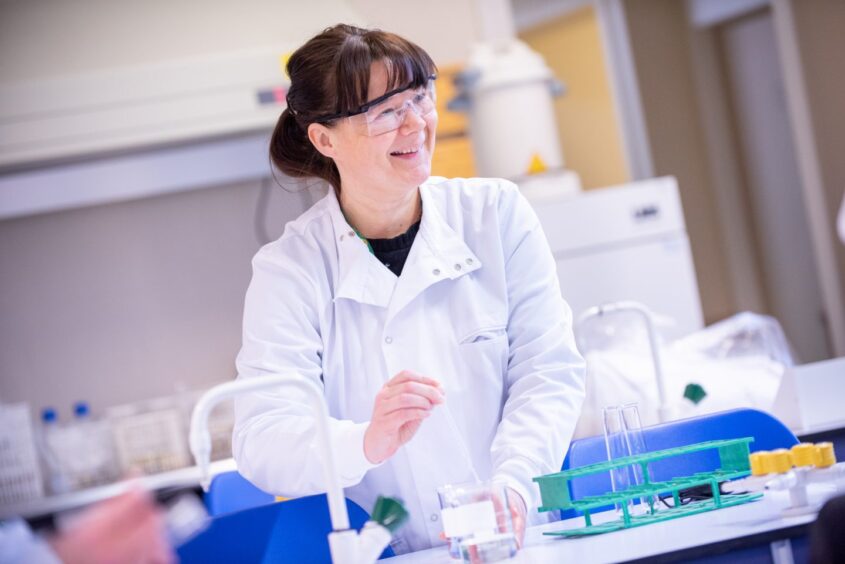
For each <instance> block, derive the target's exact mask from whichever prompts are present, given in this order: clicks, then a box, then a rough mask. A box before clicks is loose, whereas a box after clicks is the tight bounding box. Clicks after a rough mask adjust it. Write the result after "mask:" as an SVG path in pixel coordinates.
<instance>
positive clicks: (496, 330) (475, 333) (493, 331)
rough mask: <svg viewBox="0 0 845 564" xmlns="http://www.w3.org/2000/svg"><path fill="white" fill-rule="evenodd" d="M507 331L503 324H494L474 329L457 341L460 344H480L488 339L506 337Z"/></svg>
mask: <svg viewBox="0 0 845 564" xmlns="http://www.w3.org/2000/svg"><path fill="white" fill-rule="evenodd" d="M507 335H508V333H507V331H506V328H505V326H504V325H495V326H493V327H482V328H480V329H475V330H472V331H470V332H469V333H467V334H466V335H464V336H463V337H461V338H460V340H459V341H458V342H459V343H460V344H462V345H475V344H482V343H486V342H488V341H495V340H496V339H501V338H503V337H507Z"/></svg>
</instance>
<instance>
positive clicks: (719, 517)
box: [390, 485, 836, 564]
mask: <svg viewBox="0 0 845 564" xmlns="http://www.w3.org/2000/svg"><path fill="white" fill-rule="evenodd" d="M835 491H836V490H835V488H833V487H832V486H827V485H820V486H816V487H814V489H811V490H810V500H811V503H812V502H815V503H817V504H819V505H820V504H821V503H822V502H823V501H824V500H825V499H827V498H829V497H831V496H832V495H834V494H835ZM788 505H789V496H788V494H787V492H781V491H776V492H767V493H766V495H765V496H764V497H763V499H761V500H759V501H755V502H751V503H746V504H743V505H738V506H734V507H727V508H724V509H717V510H715V511H709V512H706V513H699V514H697V515H691V516H688V517H681V518H678V519H672V520H669V521H662V522H659V523H654V524H651V525H644V526H641V527H634V528H631V529H624V530H621V531H616V532H612V533H605V534H601V535H593V536H588V537H583V538H571V539H566V538H562V537H549V536H543V534H542V533H543V532H544V531H560V530H563V529H573V528H578V527H583V526H584V520H583V518H580V517H579V518H575V519H568V520H566V521H557V522H555V523H548V524H545V525H539V526H537V527H531V528H529V529H528V531H526V535H525V546H524V547H523V548H522V549H521V550H520V551H519V552H518V553H517V555H516V556H515V557H514V558H512V559H510V560H507V561H506V562H513V563H525V564H528V563H536V562H564V561H568V562H591V563H592V562H619V561H625V560H636V559H640V558H649V557H655V556H658V555H660V554H667V553H673V552H679V551H683V550H687V549H691V548H694V547H700V546H706V545H710V544H716V543H722V542H725V541H730V540H733V539H741V538H745V537H751V536H756V535H760V534H765V533H771V532H773V531H778V530H783V529H789V528H791V527H794V526H799V525H806V524H808V523H811V522H812V521H814V520H815V518H816V515H815V513H811V514H809V515H802V516H799V517H788V518H787V517H782V516H781V509H783V508H785V507H787V506H788ZM615 518H617V517H616V515H615V513H614V512H612V511H609V512H606V513H600V514H596V515H594V516H593V522H594V523H601V522H604V521H608V520H613V519H615ZM763 542H767V541H763ZM390 561H391V562H397V563H400V562H401V563H415V562H425V563H435V564H436V563H438V562H439V563H443V564H447V563H448V564H454V563H455V562H457V561H455V560H452V559H451V558H450V557H449V553H448V551H447V549H446V546H445V545H444V546H441V547H437V548H432V549H430V550H424V551H420V552H414V553H411V554H405V555H402V556H397V557H395V558H393V559H391V560H390Z"/></svg>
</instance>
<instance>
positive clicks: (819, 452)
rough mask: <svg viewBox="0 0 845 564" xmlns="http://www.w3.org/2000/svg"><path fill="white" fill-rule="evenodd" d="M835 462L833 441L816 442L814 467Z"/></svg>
mask: <svg viewBox="0 0 845 564" xmlns="http://www.w3.org/2000/svg"><path fill="white" fill-rule="evenodd" d="M834 464H836V453H835V452H834V451H833V443H816V468H827V467H829V466H833V465H834Z"/></svg>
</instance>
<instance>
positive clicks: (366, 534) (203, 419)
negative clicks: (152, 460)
mask: <svg viewBox="0 0 845 564" xmlns="http://www.w3.org/2000/svg"><path fill="white" fill-rule="evenodd" d="M283 386H284V387H286V388H290V387H291V386H295V387H296V388H299V389H300V390H302V391H303V392H305V395H306V398H307V400H308V402H309V403H310V404H311V407H313V408H314V411H315V415H316V416H315V418H314V420H315V422H316V425H317V441H318V442H319V443H320V454H321V456H322V460H323V479H324V482H325V486H326V495H327V497H328V502H329V516H330V518H331V522H332V529H333V530H332V532H331V533H329V549H330V551H331V555H332V562H334V563H335V564H365V563H372V562H375V561H376V559H378V557H379V555H380V554H381V553H382V551H383V550H384V548H385V547H386V546H387V544H388V543H389V542H390V538H391V536H390V532H389V531H388V530H387V529H386V528H384V527H383V526H381V525H379V524H378V523H374V522H372V521H370V522H368V523H367V524H366V526H365V527H364V528H363V529H361V532H360V533H359V532H358V531H355V530H353V529H350V528H349V514H348V513H347V511H346V503H345V499H344V496H343V488H342V487H341V485H340V479H339V478H338V474H337V468H336V467H335V463H334V453H333V452H332V449H331V443H330V442H329V415H328V410H327V409H326V403H325V399H324V398H323V394H322V392H321V391H320V389H319V387H318V386H317V384H316V383H315V382H313V381H312V380H308V379H307V378H303V377H301V376H290V375H287V376H278V375H276V376H259V377H253V378H244V379H240V380H234V381H232V382H226V383H225V384H220V385H219V386H215V387H213V388H211V389H210V390H208V391H207V392H206V393H204V394H203V395H202V397H200V399H199V401H197V404H196V406H195V407H194V411H193V413H192V414H191V431H190V439H189V440H190V445H191V453H192V454H193V455H194V459H195V460H196V463H197V466H198V467H199V469H200V476H201V484H202V488H203V490H204V491H208V486H209V485H210V483H211V479H210V476H209V472H208V466H209V463H210V459H211V437H210V436H209V433H208V415H209V413H211V410H212V409H213V408H214V406H215V405H217V404H218V403H220V402H221V401H223V400H226V399H230V398H233V397H234V396H237V395H240V394H244V393H249V392H255V391H258V390H264V389H267V388H280V387H283Z"/></svg>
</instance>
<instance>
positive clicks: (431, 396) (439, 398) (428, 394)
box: [383, 381, 446, 404]
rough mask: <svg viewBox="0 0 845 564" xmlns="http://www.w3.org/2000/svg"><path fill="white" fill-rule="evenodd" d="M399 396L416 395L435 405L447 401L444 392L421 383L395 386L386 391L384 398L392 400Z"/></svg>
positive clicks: (409, 382) (406, 383)
mask: <svg viewBox="0 0 845 564" xmlns="http://www.w3.org/2000/svg"><path fill="white" fill-rule="evenodd" d="M399 394H415V395H418V396H423V397H425V398H428V400H429V401H430V402H431V403H433V404H441V403H443V402H444V401H446V398H445V394H444V393H443V391H442V390H441V389H440V388H438V387H436V386H432V385H431V384H422V383H420V382H415V381H408V382H403V383H401V384H397V385H394V386H390V387H389V388H387V389H386V390H384V395H383V397H385V398H390V397H393V396H396V395H399Z"/></svg>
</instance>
